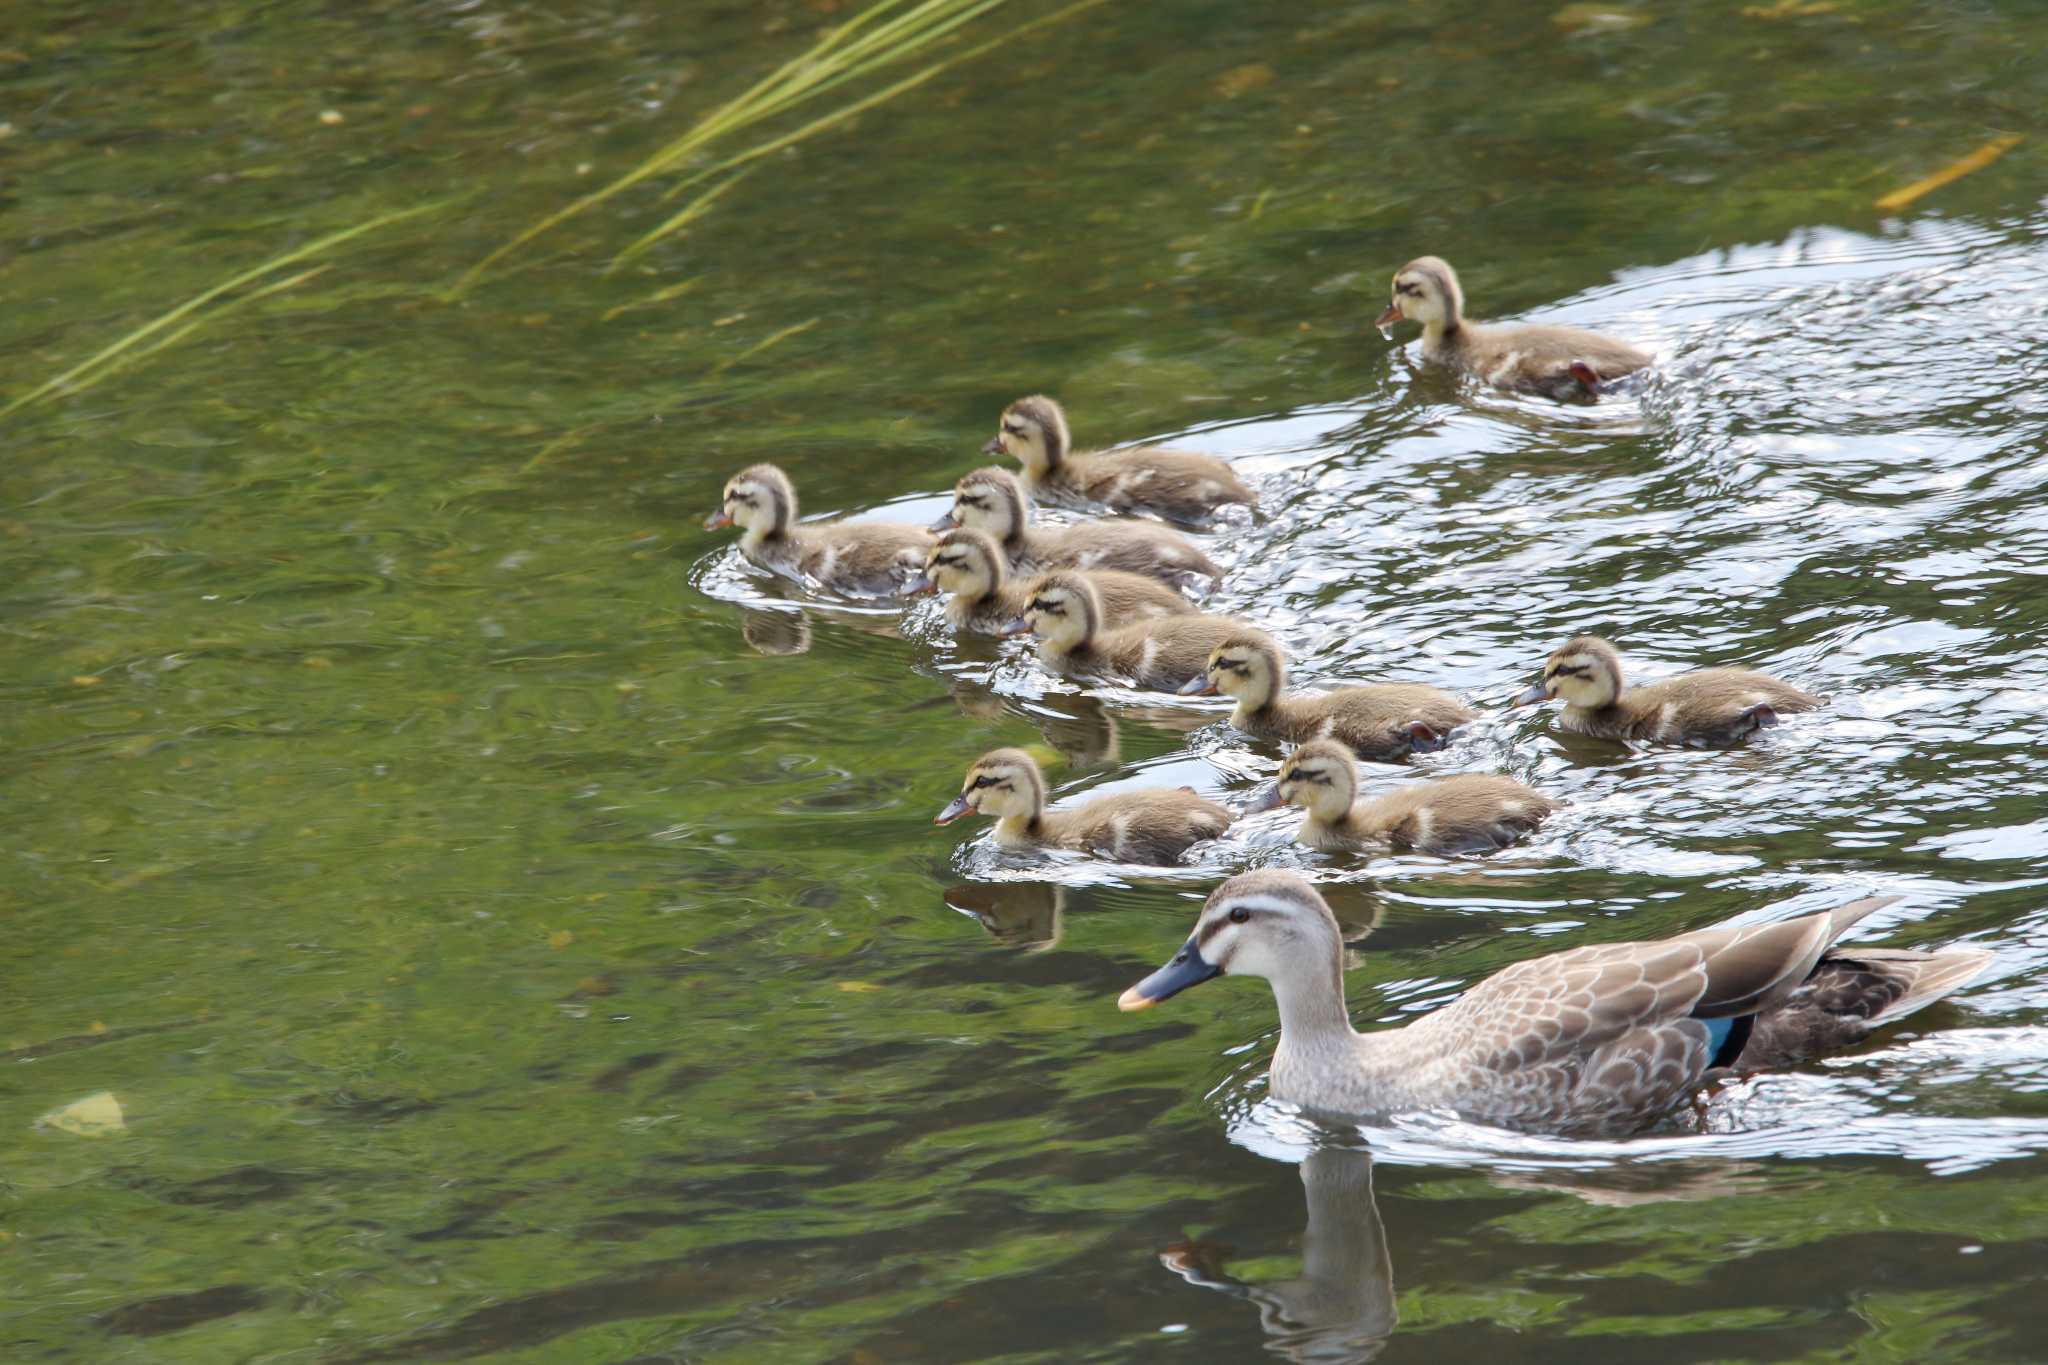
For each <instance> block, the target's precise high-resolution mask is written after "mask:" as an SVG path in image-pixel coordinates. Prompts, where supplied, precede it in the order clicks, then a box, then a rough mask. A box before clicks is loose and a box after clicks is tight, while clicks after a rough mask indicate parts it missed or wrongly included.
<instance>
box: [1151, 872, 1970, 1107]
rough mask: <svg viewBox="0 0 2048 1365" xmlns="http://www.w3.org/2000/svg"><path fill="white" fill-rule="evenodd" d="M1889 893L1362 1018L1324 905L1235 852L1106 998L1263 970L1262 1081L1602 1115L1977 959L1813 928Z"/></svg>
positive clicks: (1840, 1024) (1552, 967)
mask: <svg viewBox="0 0 2048 1365" xmlns="http://www.w3.org/2000/svg"><path fill="white" fill-rule="evenodd" d="M1890 903H1891V898H1879V899H1875V900H1861V901H1856V902H1854V903H1852V904H1849V905H1844V906H1841V907H1839V908H1837V909H1834V910H1824V911H1821V912H1819V913H1817V914H1809V915H1800V916H1798V917H1796V918H1793V919H1786V920H1778V921H1775V922H1771V923H1762V924H1742V925H1733V924H1721V925H1715V926H1712V927H1710V928H1706V929H1700V930H1696V931H1694V932H1692V933H1689V934H1679V935H1676V936H1674V937H1671V938H1666V939H1654V940H1647V941H1643V942H1633V943H1602V944H1596V945H1591V946H1587V947H1582V948H1568V949H1566V950H1565V951H1563V952H1560V953H1551V954H1549V955H1547V956H1544V957H1537V958H1531V959H1529V960H1527V961H1524V962H1518V963H1516V964H1515V965H1514V966H1512V967H1509V968H1507V969H1505V970H1504V971H1500V972H1496V973H1495V974H1494V975H1492V976H1490V977H1487V978H1486V979H1485V980H1483V981H1481V982H1479V983H1477V984H1476V985H1474V986H1473V987H1472V988H1471V989H1470V990H1468V991H1466V992H1465V994H1464V995H1462V996H1460V997H1459V998H1458V999H1457V1000H1455V1001H1453V1002H1452V1003H1450V1004H1449V1005H1446V1006H1444V1007H1443V1008H1442V1009H1439V1010H1435V1011H1433V1012H1431V1013H1429V1014H1426V1015H1424V1016H1422V1017H1421V1018H1420V1019H1417V1020H1416V1021H1415V1022H1413V1023H1411V1024H1407V1025H1405V1026H1403V1027H1400V1028H1393V1029H1384V1030H1378V1031H1375V1032H1372V1033H1365V1034H1361V1033H1359V1032H1358V1031H1357V1030H1355V1029H1353V1028H1352V1026H1351V1019H1350V1016H1349V1014H1348V1012H1347V1011H1346V1009H1345V1004H1344V972H1343V964H1344V941H1343V938H1342V936H1341V934H1340V933H1339V931H1338V928H1337V921H1336V919H1335V917H1334V916H1332V915H1331V913H1330V907H1329V906H1328V905H1327V904H1325V903H1324V901H1323V898H1322V897H1321V896H1319V895H1317V894H1316V891H1315V888H1313V887H1311V886H1310V885H1309V884H1308V883H1307V882H1306V881H1304V880H1302V878H1300V877H1299V876H1296V875H1295V874H1293V873H1290V872H1280V871H1273V870H1268V871H1262V872H1247V873H1244V874H1242V875H1240V876H1236V877H1232V878H1231V879H1230V880H1229V881H1227V882H1225V883H1223V885H1222V886H1220V887H1218V888H1216V890H1215V892H1214V893H1213V894H1212V895H1211V896H1210V897H1209V899H1208V902H1207V904H1205V905H1204V906H1203V907H1202V912H1201V916H1200V918H1199V919H1198V920H1197V921H1196V925H1195V932H1194V934H1193V935H1192V936H1191V937H1190V938H1189V939H1188V941H1187V943H1186V944H1185V945H1183V946H1182V948H1181V950H1180V952H1179V953H1178V954H1177V955H1176V956H1175V957H1174V958H1173V959H1172V960H1171V961H1170V962H1168V963H1167V964H1166V965H1165V966H1163V967H1161V968H1160V969H1159V970H1158V971H1156V972H1154V973H1152V975H1150V976H1148V977H1146V978H1145V979H1144V980H1143V981H1140V982H1139V983H1138V984H1136V985H1135V986H1132V987H1131V988H1130V989H1129V990H1127V991H1125V992H1124V993H1123V996H1122V998H1121V999H1119V1000H1118V1002H1117V1003H1118V1004H1119V1005H1120V1006H1121V1007H1122V1008H1124V1009H1126V1010H1135V1009H1144V1008H1146V1007H1147V1006H1150V1005H1153V1004H1155V1003H1157V1002H1158V1001H1160V1000H1164V999H1166V998H1167V997H1168V996H1171V995H1173V994H1175V993H1176V992H1178V991H1181V990H1184V989H1186V988H1187V987H1189V986H1192V985H1196V984H1198V983H1200V982H1202V981H1206V980H1208V979H1209V978H1210V977H1213V976H1218V975H1223V974H1229V975H1236V976H1262V977H1265V978H1266V980H1267V981H1268V982H1269V983H1270V984H1271V986H1272V988H1273V997H1274V1000H1275V1001H1276V1003H1277V1004H1278V1005H1279V1009H1280V1045H1279V1047H1278V1049H1277V1050H1276V1051H1275V1052H1274V1054H1273V1067H1272V1074H1271V1084H1270V1092H1269V1093H1271V1095H1272V1096H1273V1098H1275V1099H1277V1100H1281V1101H1284V1102H1286V1103H1290V1104H1297V1105H1300V1106H1302V1107H1304V1108H1307V1109H1313V1110H1321V1111H1326V1112H1330V1113H1341V1114H1392V1113H1401V1112H1409V1111H1415V1110H1425V1109H1445V1110H1450V1111H1452V1112H1454V1113H1456V1114H1458V1115H1459V1116H1461V1117H1463V1118H1466V1119H1470V1120H1475V1121H1478V1122H1481V1123H1491V1124H1498V1125H1501V1126H1504V1127H1512V1128H1524V1129H1533V1130H1539V1131H1547V1132H1559V1133H1569V1134H1581V1135H1603V1134H1604V1135H1618V1134H1624V1133H1628V1132H1633V1131H1635V1130H1637V1129H1640V1128H1642V1127H1645V1126H1647V1125H1649V1124H1652V1123H1654V1122H1656V1121H1657V1120H1658V1119H1660V1118H1662V1117H1663V1116H1665V1115H1666V1114H1668V1113H1669V1112H1670V1111H1671V1110H1672V1109H1673V1108H1674V1107H1675V1106H1677V1105H1678V1104H1679V1103H1681V1102H1682V1101H1683V1100H1685V1099H1686V1098H1687V1097H1688V1096H1690V1095H1692V1094H1693V1093H1694V1092H1695V1091H1696V1090H1697V1089H1698V1087H1699V1086H1700V1084H1701V1083H1702V1082H1703V1081H1704V1080H1706V1079H1707V1078H1708V1077H1709V1075H1710V1074H1711V1073H1715V1072H1721V1071H1726V1070H1729V1069H1734V1070H1751V1069H1755V1068H1754V1066H1753V1065H1752V1061H1753V1059H1752V1058H1751V1056H1750V1053H1749V1049H1750V1047H1751V1045H1753V1044H1754V1045H1756V1046H1758V1048H1759V1053H1758V1055H1757V1057H1756V1058H1755V1059H1754V1060H1755V1061H1756V1062H1759V1063H1771V1064H1775V1063H1777V1062H1779V1061H1781V1060H1795V1059H1797V1058H1799V1057H1800V1056H1801V1055H1802V1054H1801V1053H1800V1052H1798V1051H1797V1050H1796V1049H1794V1048H1792V1047H1789V1046H1787V1045H1786V1044H1785V1043H1784V1042H1782V1041H1781V1042H1778V1043H1775V1044H1774V1043H1772V1039H1773V1038H1774V1037H1775V1036H1778V1035H1780V1034H1782V1035H1784V1036H1785V1037H1787V1038H1796V1039H1801V1040H1809V1041H1811V1042H1812V1043H1813V1044H1814V1045H1815V1046H1816V1047H1824V1046H1825V1045H1826V1044H1828V1043H1830V1042H1831V1041H1833V1040H1834V1039H1836V1038H1837V1037H1840V1038H1843V1039H1846V1040H1847V1041H1854V1040H1855V1039H1858V1038H1861V1037H1863V1036H1865V1035H1867V1034H1868V1033H1869V1032H1870V1031H1871V1030H1872V1029H1875V1028H1878V1027H1881V1026H1882V1025H1884V1024H1888V1023H1890V1022H1892V1021H1893V1020H1896V1019H1898V1018H1900V1017H1901V1016H1903V1015H1906V1014H1909V1013H1911V1012H1912V1011H1914V1010H1916V1009H1919V1008H1920V1007H1921V1006H1923V1005H1928V1004H1931V1003H1933V1002H1934V1001H1935V1000H1937V999H1939V998H1941V996H1942V995H1944V994H1946V993H1947V992H1949V991H1952V990H1954V989H1955V988H1957V987H1958V986H1960V985H1962V984H1963V983H1964V982H1966V981H1968V980H1970V979H1971V978H1973V977H1974V976H1976V975H1977V974H1978V973H1979V972H1981V971H1982V970H1983V969H1984V968H1985V966H1987V965H1988V964H1989V962H1990V961H1991V954H1990V953H1988V952H1985V951H1984V950H1982V949H1977V948H1960V949H1951V950H1947V951H1942V952H1934V953H1911V954H1904V955H1903V957H1902V956H1901V954H1902V950H1897V949H1893V950H1885V951H1884V952H1880V953H1873V952H1872V951H1870V950H1863V949H1859V948H1857V947H1855V946H1854V945H1850V946H1846V947H1840V948H1836V947H1832V946H1831V945H1832V944H1833V943H1834V941H1835V939H1837V938H1838V937H1840V936H1841V935H1842V934H1843V933H1844V932H1846V931H1847V930H1848V929H1849V928H1850V926H1852V925H1854V924H1855V923H1856V922H1857V921H1858V920H1860V919H1862V918H1863V917H1864V916H1865V915H1868V914H1869V913H1870V912H1871V911H1873V910H1876V909H1877V908H1878V907H1880V906H1883V905H1888V904H1890ZM1848 964H1857V965H1856V966H1855V967H1853V968H1852V967H1850V966H1849V965H1848ZM1862 979H1868V980H1870V981H1871V982H1872V983H1873V984H1871V985H1870V986H1869V987H1867V988H1866V987H1865V986H1863V985H1862V984H1859V982H1860V980H1862ZM1836 1030H1840V1033H1839V1034H1837V1033H1836V1032H1835V1031H1836ZM1760 1039H1761V1040H1762V1041H1759V1040H1760Z"/></svg>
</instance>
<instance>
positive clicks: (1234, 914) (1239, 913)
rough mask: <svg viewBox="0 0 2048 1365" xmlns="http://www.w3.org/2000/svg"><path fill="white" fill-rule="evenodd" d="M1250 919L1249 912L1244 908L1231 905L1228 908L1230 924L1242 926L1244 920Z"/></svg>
mask: <svg viewBox="0 0 2048 1365" xmlns="http://www.w3.org/2000/svg"><path fill="white" fill-rule="evenodd" d="M1251 917H1252V912H1251V910H1250V909H1249V908H1247V907H1245V906H1242V905H1233V906H1231V907H1230V922H1231V923H1232V924H1243V923H1244V922H1245V921H1246V920H1248V919H1250V918H1251Z"/></svg>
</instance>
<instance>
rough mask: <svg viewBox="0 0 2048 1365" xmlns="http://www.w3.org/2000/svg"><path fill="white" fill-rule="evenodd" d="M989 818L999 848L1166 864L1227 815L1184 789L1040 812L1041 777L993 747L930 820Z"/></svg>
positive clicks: (1027, 759)
mask: <svg viewBox="0 0 2048 1365" xmlns="http://www.w3.org/2000/svg"><path fill="white" fill-rule="evenodd" d="M971 811H972V812H979V813H980V814H982V815H993V816H994V817H995V818H996V829H995V834H996V842H997V843H998V844H1001V845H1002V846H1003V847H1004V848H1013V849H1026V848H1063V849H1069V850H1071V851H1073V852H1076V853H1096V854H1103V855H1106V856H1108V857H1111V858H1115V859H1116V860H1118V861H1119V862H1126V863H1172V862H1178V861H1179V860H1180V856H1181V854H1183V853H1185V852H1187V850H1188V849H1189V848H1190V847H1191V846H1193V845H1195V844H1198V843H1200V842H1201V841H1202V840H1204V839H1214V838H1215V837H1216V836H1217V835H1219V834H1221V833H1223V831H1224V830H1225V829H1226V828H1227V827H1228V826H1229V824H1230V822H1231V820H1232V819H1233V818H1234V817H1233V816H1232V815H1231V813H1230V811H1229V810H1228V809H1227V808H1226V807H1224V806H1220V805H1218V804H1217V803H1216V802H1214V801H1211V800H1209V799H1208V798H1207V797H1205V796H1201V795H1199V794H1197V793H1196V792H1195V790H1194V789H1193V788H1192V787H1161V788H1155V789H1153V790H1151V791H1136V792H1113V793H1111V794H1110V795H1108V796H1098V797H1096V798H1095V799H1094V800H1093V801H1089V802H1086V803H1084V804H1082V805H1079V806H1076V807H1074V808H1073V809H1072V810H1047V809H1046V808H1045V776H1044V774H1042V773H1040V772H1039V771H1038V764H1037V763H1036V762H1035V761H1033V759H1032V757H1031V755H1030V754H1027V753H1025V752H1024V751H1023V750H1022V749H995V750H992V751H990V752H989V753H985V754H983V755H982V756H981V757H980V758H977V759H976V760H974V763H973V765H972V766H971V767H969V768H968V769H967V780H966V783H965V784H964V785H963V786H962V787H961V788H960V794H959V795H958V796H956V797H954V798H953V799H952V801H951V802H949V803H948V804H947V806H946V808H945V809H944V810H942V811H940V812H939V813H938V815H937V817H936V818H935V819H934V820H933V823H934V824H939V825H946V824H951V823H952V822H953V821H955V820H958V819H959V818H960V817H961V816H963V815H966V814H968V813H969V812H971Z"/></svg>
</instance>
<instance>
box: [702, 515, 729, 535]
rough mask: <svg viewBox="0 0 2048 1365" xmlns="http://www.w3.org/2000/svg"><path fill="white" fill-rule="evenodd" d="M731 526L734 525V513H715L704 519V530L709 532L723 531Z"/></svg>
mask: <svg viewBox="0 0 2048 1365" xmlns="http://www.w3.org/2000/svg"><path fill="white" fill-rule="evenodd" d="M730 525H732V513H730V512H713V513H712V514H711V515H710V516H708V517H706V518H704V529H705V530H707V531H722V530H724V529H725V528H726V527H728V526H730Z"/></svg>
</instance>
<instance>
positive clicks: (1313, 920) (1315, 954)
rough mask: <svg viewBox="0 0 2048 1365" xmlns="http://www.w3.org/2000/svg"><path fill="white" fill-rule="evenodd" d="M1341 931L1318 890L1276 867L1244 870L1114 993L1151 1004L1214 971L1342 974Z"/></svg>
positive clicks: (1137, 1005) (1122, 1001) (1135, 1003)
mask: <svg viewBox="0 0 2048 1365" xmlns="http://www.w3.org/2000/svg"><path fill="white" fill-rule="evenodd" d="M1342 949H1343V937H1342V935H1341V934H1340V933H1339V932H1338V929H1337V917H1336V916H1335V915H1333V914H1331V913H1330V907H1329V906H1328V905H1327V904H1325V903H1324V901H1323V898H1322V897H1321V896H1319V895H1317V894H1316V889H1315V888H1314V887H1312V886H1310V885H1309V884H1308V883H1307V882H1306V881H1304V880H1302V878H1301V877H1300V876H1298V875H1296V874H1295V873H1292V872H1283V871H1280V870H1279V869H1277V868H1266V869H1263V870H1261V871H1258V872H1243V873H1240V874H1238V875H1237V876H1235V877H1232V878H1231V879H1230V880H1229V881H1227V882H1225V883H1223V885H1221V886H1219V887H1217V888H1216V889H1215V890H1214V891H1213V892H1211V893H1210V895H1209V899H1208V901H1207V902H1206V903H1205V904H1204V905H1203V906H1202V914H1201V918H1199V919H1197V920H1196V921H1195V932H1194V933H1193V934H1191V935H1189V936H1188V941H1187V942H1186V943H1184V944H1182V945H1181V950H1180V951H1179V952H1178V953H1175V954H1174V955H1173V958H1172V960H1171V961H1169V962H1168V963H1167V964H1166V965H1165V966H1164V967H1161V968H1160V969H1159V970H1158V971H1156V972H1154V973H1152V975H1150V976H1148V977H1146V978H1145V979H1144V980H1143V981H1140V982H1139V983H1138V984H1137V985H1135V986H1133V987H1131V988H1130V989H1129V990H1127V991H1125V992H1124V993H1123V994H1122V995H1121V996H1119V997H1118V998H1117V1002H1116V1003H1117V1008H1118V1009H1122V1010H1142V1009H1149V1008H1151V1007H1152V1006H1153V1005H1156V1004H1158V1003H1159V1002H1160V1001H1162V1000H1164V999H1166V998H1167V997H1168V996H1171V995H1177V994H1179V993H1180V992H1181V991H1184V990H1186V989H1187V988H1188V987H1190V986H1198V985H1200V984H1201V983H1202V982H1204V981H1207V980H1208V979H1209V978H1210V977H1212V976H1223V975H1226V974H1227V975H1230V976H1263V977H1265V978H1266V979H1267V980H1268V981H1273V982H1276V983H1277V982H1280V981H1283V980H1292V979H1294V978H1297V977H1301V976H1303V975H1305V974H1309V973H1316V972H1326V973H1336V974H1337V975H1338V977H1339V980H1338V983H1337V984H1338V988H1339V993H1340V996H1341V991H1342V977H1341V969H1340V966H1339V962H1340V956H1339V955H1340V953H1341V952H1342Z"/></svg>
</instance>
